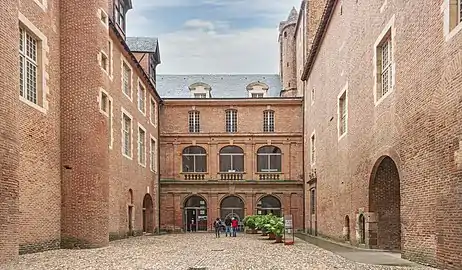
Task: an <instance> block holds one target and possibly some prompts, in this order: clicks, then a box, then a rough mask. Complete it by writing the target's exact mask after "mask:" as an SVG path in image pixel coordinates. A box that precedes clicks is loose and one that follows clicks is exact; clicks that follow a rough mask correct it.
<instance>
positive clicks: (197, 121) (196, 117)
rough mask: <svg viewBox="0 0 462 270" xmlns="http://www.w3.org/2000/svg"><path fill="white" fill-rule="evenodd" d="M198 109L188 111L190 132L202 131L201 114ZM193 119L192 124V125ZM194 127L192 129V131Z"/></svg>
mask: <svg viewBox="0 0 462 270" xmlns="http://www.w3.org/2000/svg"><path fill="white" fill-rule="evenodd" d="M200 115H201V114H200V112H199V111H198V110H190V111H188V132H189V133H200V132H201V118H200V117H201V116H200ZM191 119H192V126H191ZM191 127H192V131H191Z"/></svg>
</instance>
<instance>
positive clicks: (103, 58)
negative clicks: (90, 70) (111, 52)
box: [100, 52, 109, 72]
mask: <svg viewBox="0 0 462 270" xmlns="http://www.w3.org/2000/svg"><path fill="white" fill-rule="evenodd" d="M100 56H101V63H100V64H101V68H103V70H104V71H106V72H108V71H109V59H108V58H107V55H106V54H105V53H104V52H101V53H100Z"/></svg>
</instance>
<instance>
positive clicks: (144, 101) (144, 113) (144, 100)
mask: <svg viewBox="0 0 462 270" xmlns="http://www.w3.org/2000/svg"><path fill="white" fill-rule="evenodd" d="M140 90H143V91H142V92H143V96H142V98H143V103H142V105H143V108H140V105H141V103H140V101H141V100H140ZM146 92H147V91H146V86H144V84H143V82H142V81H141V80H140V79H138V87H137V97H138V99H137V103H138V105H137V106H138V110H139V111H140V112H141V113H142V114H143V115H144V116H146ZM141 109H143V110H141Z"/></svg>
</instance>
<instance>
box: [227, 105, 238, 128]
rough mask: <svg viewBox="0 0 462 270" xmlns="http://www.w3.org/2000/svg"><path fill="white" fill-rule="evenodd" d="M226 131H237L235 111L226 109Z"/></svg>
mask: <svg viewBox="0 0 462 270" xmlns="http://www.w3.org/2000/svg"><path fill="white" fill-rule="evenodd" d="M226 132H230V133H234V132H237V111H236V110H226Z"/></svg>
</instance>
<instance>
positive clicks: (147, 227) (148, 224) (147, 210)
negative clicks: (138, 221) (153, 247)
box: [143, 194, 154, 233]
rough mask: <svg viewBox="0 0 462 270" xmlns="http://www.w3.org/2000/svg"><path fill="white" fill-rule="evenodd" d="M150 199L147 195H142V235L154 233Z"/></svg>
mask: <svg viewBox="0 0 462 270" xmlns="http://www.w3.org/2000/svg"><path fill="white" fill-rule="evenodd" d="M153 208H154V207H153V204H152V197H151V195H149V194H146V195H144V199H143V233H152V232H153V231H154V210H153Z"/></svg>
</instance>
